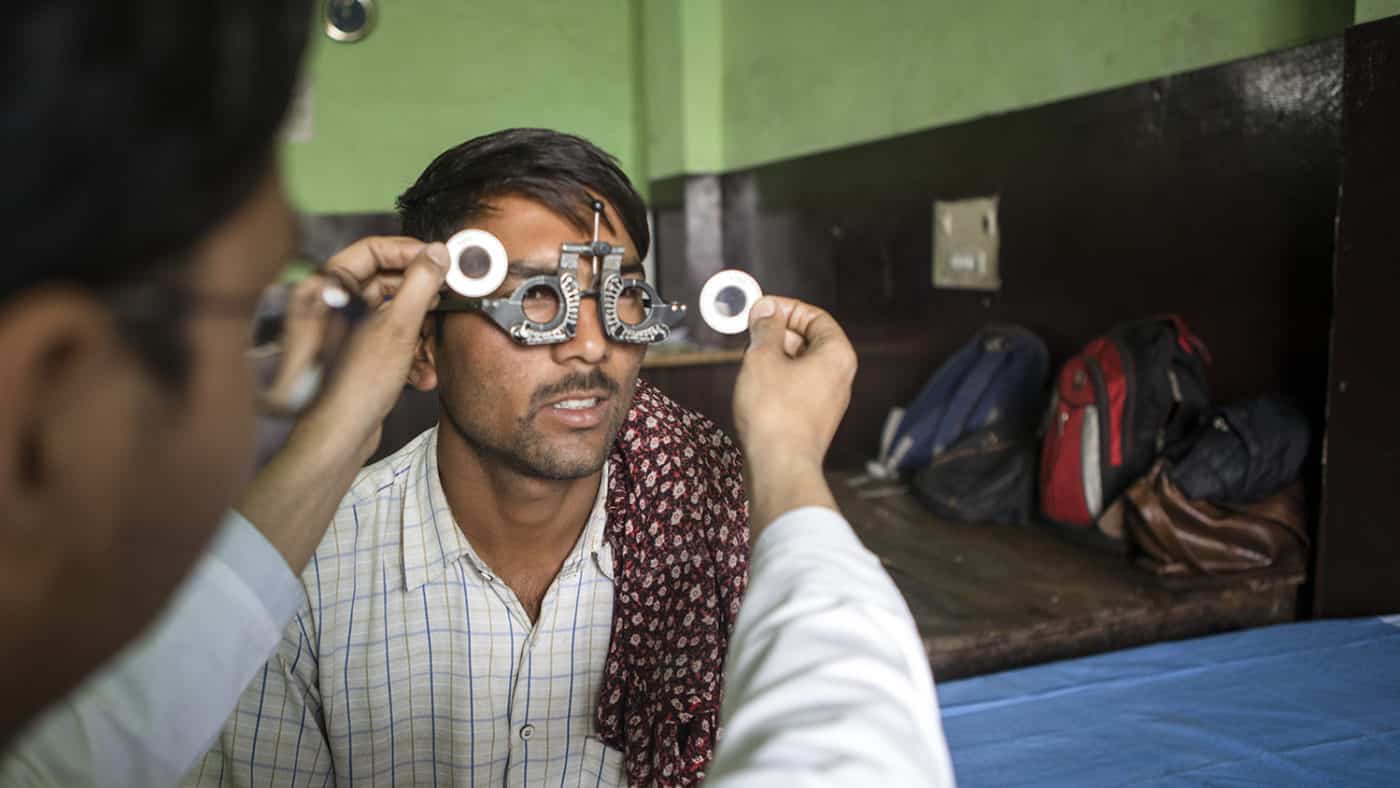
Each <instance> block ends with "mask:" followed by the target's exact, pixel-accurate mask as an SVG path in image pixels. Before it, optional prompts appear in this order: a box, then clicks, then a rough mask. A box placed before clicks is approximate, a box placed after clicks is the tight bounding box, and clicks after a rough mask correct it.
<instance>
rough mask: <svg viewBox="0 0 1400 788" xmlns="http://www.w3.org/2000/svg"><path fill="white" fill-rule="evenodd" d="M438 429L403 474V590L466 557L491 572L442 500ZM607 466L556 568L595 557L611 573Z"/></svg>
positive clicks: (482, 570) (566, 568) (569, 568)
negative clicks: (570, 547)
mask: <svg viewBox="0 0 1400 788" xmlns="http://www.w3.org/2000/svg"><path fill="white" fill-rule="evenodd" d="M437 439H438V428H437V427H434V428H432V429H431V430H429V434H428V435H427V436H426V438H425V439H424V440H423V441H422V444H421V445H420V447H419V450H418V453H417V456H416V457H414V459H413V461H412V463H411V464H410V465H409V470H408V474H407V477H406V479H405V488H404V493H403V494H404V501H403V539H402V545H403V583H404V589H405V590H407V591H416V590H417V589H418V588H419V587H421V586H423V585H424V584H425V583H427V582H428V581H430V580H436V579H437V578H438V577H440V576H441V575H442V574H443V573H444V572H446V571H447V570H448V568H450V567H451V566H452V565H453V564H455V563H456V562H457V561H458V560H460V559H461V558H462V557H463V556H466V557H467V558H468V560H470V561H471V563H472V566H474V567H475V568H476V571H477V572H479V573H481V574H482V575H485V576H489V575H491V574H492V572H491V568H490V567H488V566H487V565H486V562H484V561H482V560H481V557H480V556H478V555H477V554H476V551H475V550H473V549H472V546H471V543H470V542H469V541H467V537H466V535H465V534H463V533H462V530H461V529H460V528H458V527H457V521H456V519H454V518H453V516H452V510H451V508H450V507H449V506H448V505H447V496H446V494H445V493H444V492H443V490H442V477H441V476H440V475H439V474H438V461H437ZM609 472H610V468H609V466H608V464H607V463H604V465H603V473H602V478H601V480H600V482H599V485H598V493H597V495H596V496H595V497H594V500H593V509H592V511H591V512H590V513H589V515H588V522H587V524H585V525H584V528H583V533H582V534H581V535H580V536H579V540H578V543H577V544H575V545H574V549H573V550H572V551H570V553H569V557H568V558H567V559H565V560H564V565H563V567H561V569H560V572H561V573H563V572H569V571H572V570H573V569H575V568H577V567H578V565H579V563H580V562H581V561H582V560H583V559H584V557H589V558H591V559H592V560H594V561H596V562H597V564H598V566H599V568H600V569H601V571H602V572H603V574H605V575H607V577H608V578H609V579H612V577H613V561H612V550H611V548H610V547H609V545H608V544H607V542H606V540H605V539H604V535H605V531H606V525H607V519H608V515H607V500H606V497H607V489H608V475H609Z"/></svg>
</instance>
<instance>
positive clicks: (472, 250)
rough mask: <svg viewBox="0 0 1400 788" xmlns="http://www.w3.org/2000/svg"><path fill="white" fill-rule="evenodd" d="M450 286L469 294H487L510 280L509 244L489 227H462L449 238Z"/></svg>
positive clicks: (476, 295) (482, 295) (479, 296)
mask: <svg viewBox="0 0 1400 788" xmlns="http://www.w3.org/2000/svg"><path fill="white" fill-rule="evenodd" d="M447 257H448V259H449V260H451V261H452V264H451V265H450V266H448V269H447V286H448V287H450V288H452V291H453V292H454V293H457V294H458V295H461V296H465V297H467V298H485V297H486V296H489V295H491V294H492V293H494V292H496V288H498V287H500V286H501V283H502V282H504V281H506V269H507V268H508V267H509V265H508V262H509V261H508V260H507V259H506V247H505V245H503V244H502V243H501V242H500V239H498V238H496V236H494V235H492V234H491V233H488V232H486V231H485V230H462V231H461V232H459V233H457V234H456V235H453V236H452V237H451V238H448V239H447Z"/></svg>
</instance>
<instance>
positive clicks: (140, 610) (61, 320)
mask: <svg viewBox="0 0 1400 788" xmlns="http://www.w3.org/2000/svg"><path fill="white" fill-rule="evenodd" d="M309 21H310V13H309V8H308V7H307V3H305V2H300V1H296V2H294V1H291V0H244V2H239V3H190V2H185V0H129V2H125V3H122V4H121V9H120V11H115V10H113V6H111V5H110V4H103V3H92V2H89V0H51V1H50V2H43V3H37V2H23V3H20V4H19V5H18V6H16V7H15V8H13V9H11V13H10V19H9V24H7V25H6V26H5V28H4V32H3V33H0V36H3V39H4V40H3V47H0V51H3V54H0V58H3V59H4V60H5V61H6V63H5V68H6V73H8V74H11V75H22V76H23V78H22V79H11V80H9V84H8V86H7V89H6V91H5V92H4V94H3V98H0V102H3V104H4V107H3V117H4V118H5V121H4V122H5V126H6V134H5V139H6V145H5V147H4V148H3V150H0V157H3V170H4V172H5V173H6V175H5V177H4V178H0V191H3V194H4V204H5V205H6V210H5V212H4V215H3V219H0V222H3V226H4V234H3V237H4V243H6V244H7V245H8V247H9V248H8V250H7V251H8V254H7V255H6V262H5V264H4V266H3V267H0V626H3V627H4V628H5V631H6V637H5V639H4V641H3V645H0V659H3V660H4V664H5V666H6V667H5V672H6V675H7V676H8V678H7V679H6V681H7V684H6V685H5V697H6V698H7V700H8V701H9V702H8V703H7V704H6V707H7V709H6V711H5V712H0V740H3V739H4V738H5V737H6V736H8V735H9V734H11V733H13V730H14V727H15V725H17V724H19V723H20V722H22V721H23V720H24V719H25V718H26V717H28V716H30V715H32V714H33V712H34V711H35V710H36V709H37V707H38V706H40V705H42V704H43V703H44V702H46V701H48V700H52V699H54V698H55V697H56V696H57V695H58V694H59V693H61V692H62V691H64V690H66V689H67V688H69V687H71V686H72V685H73V683H74V682H75V681H76V680H77V679H78V678H79V677H81V675H83V674H84V673H85V672H87V671H88V670H90V669H91V668H93V667H94V666H95V665H96V664H97V663H98V662H99V661H100V660H102V659H104V658H105V657H107V656H109V655H110V654H111V653H112V652H113V651H114V650H115V649H116V648H117V647H119V646H120V645H121V644H122V643H123V642H124V641H126V640H127V639H129V638H130V637H131V636H132V635H134V634H135V633H136V632H137V631H138V630H139V628H140V627H141V626H142V625H143V624H145V623H146V622H148V621H149V620H150V619H151V618H152V617H153V615H154V614H155V613H156V611H157V610H158V608H159V606H160V605H161V604H162V603H163V602H164V600H165V599H166V598H167V597H168V594H169V592H170V591H171V590H172V589H173V587H174V585H175V584H176V582H177V581H178V580H179V579H180V578H181V577H182V576H183V575H184V574H185V573H186V572H187V571H188V569H189V567H190V566H191V565H192V564H193V562H194V560H195V558H196V557H197V555H198V554H199V552H200V551H201V550H202V548H203V547H204V545H205V544H206V543H207V542H208V539H209V537H210V535H211V534H212V533H213V531H214V528H215V527H216V525H217V524H218V522H219V519H220V516H221V514H222V513H223V512H224V511H225V509H226V508H227V507H228V505H229V503H230V501H231V499H232V496H233V493H234V491H235V490H236V488H237V487H238V485H239V484H240V483H241V481H242V478H243V476H244V474H245V473H246V471H245V468H246V466H247V463H248V457H249V451H250V448H251V447H250V445H249V441H250V436H251V435H252V434H253V432H254V430H253V413H252V406H251V402H252V388H251V386H252V384H251V380H250V379H249V370H248V367H247V363H246V361H245V358H244V353H245V351H246V349H247V341H248V317H249V316H250V315H251V312H252V309H253V306H254V304H255V303H256V298H257V295H258V293H259V292H260V290H261V289H262V288H263V287H264V286H265V285H266V284H268V283H269V282H270V281H271V280H272V278H273V277H274V276H275V275H276V273H277V272H278V270H279V269H280V267H281V265H282V264H283V263H284V261H285V259H286V254H287V252H288V251H289V247H290V243H291V217H290V212H289V210H288V207H287V203H286V200H285V198H284V197H283V192H282V187H281V181H280V175H279V172H278V168H277V164H276V153H275V138H276V133H277V130H278V129H279V127H280V126H281V123H282V118H283V115H284V114H285V111H286V107H287V104H288V101H289V98H290V95H291V92H292V87H293V83H294V81H295V79H296V76H297V71H298V67H299V63H300V59H301V54H302V50H303V48H304V46H305V41H306V35H307V25H308V22H309ZM11 680H13V681H15V682H16V684H15V685H14V686H11V684H9V683H8V682H9V681H11Z"/></svg>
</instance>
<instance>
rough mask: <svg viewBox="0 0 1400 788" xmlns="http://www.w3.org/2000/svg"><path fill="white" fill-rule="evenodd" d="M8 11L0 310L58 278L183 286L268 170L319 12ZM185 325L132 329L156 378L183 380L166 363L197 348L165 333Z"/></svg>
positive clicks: (192, 3)
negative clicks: (208, 241)
mask: <svg viewBox="0 0 1400 788" xmlns="http://www.w3.org/2000/svg"><path fill="white" fill-rule="evenodd" d="M6 8H7V9H8V13H7V18H6V24H5V25H4V28H3V32H0V62H3V63H4V66H3V69H2V70H3V73H4V74H6V75H7V76H6V77H5V80H4V81H5V87H4V90H3V93H0V118H3V120H0V123H3V124H4V134H3V136H0V138H3V139H4V148H3V150H0V157H3V158H0V162H2V163H3V164H2V166H0V172H3V176H0V195H3V197H0V204H3V205H4V206H5V209H4V218H3V219H0V222H3V232H0V238H3V239H4V243H5V244H6V249H5V254H6V258H7V259H6V260H5V262H4V263H3V266H0V305H3V304H4V303H5V302H7V301H9V300H10V299H12V298H14V297H15V296H16V295H17V294H19V293H22V292H24V291H26V290H28V289H31V288H33V287H35V286H39V285H44V284H50V283H62V284H68V285H74V286H78V287H82V288H85V289H89V290H91V291H94V292H99V293H101V292H105V291H107V290H110V289H114V288H117V287H120V286H123V285H126V284H129V283H132V282H139V281H142V280H147V279H150V278H151V277H153V276H156V275H162V276H163V275H170V276H176V277H178V276H179V275H180V273H181V271H182V270H183V268H184V267H186V261H187V259H188V253H189V252H190V251H191V250H192V248H193V247H194V246H195V245H196V244H197V243H198V242H199V241H200V240H201V239H202V238H203V237H204V236H205V235H206V234H208V233H209V232H210V230H212V229H213V228H214V227H216V226H217V225H218V224H219V223H220V222H221V221H223V220H225V219H226V218H228V217H229V216H230V215H231V214H232V213H233V212H234V210H235V209H236V208H238V207H239V206H241V205H242V204H244V203H245V202H246V201H247V200H248V198H249V197H250V196H251V195H252V193H253V191H254V189H255V187H257V186H258V184H259V183H260V182H261V181H262V180H263V179H264V178H265V177H266V175H267V173H268V166H267V165H268V164H270V163H271V161H272V160H273V157H274V155H275V144H276V137H277V131H278V129H279V128H280V127H281V125H282V121H283V116H284V115H285V114H286V110H287V106H288V103H289V100H290V97H291V94H292V90H293V86H294V84H295V82H296V79H297V73H298V69H299V67H300V63H301V57H302V52H303V50H304V49H305V46H306V42H307V35H308V28H309V23H310V20H311V9H310V5H309V4H308V3H307V2H306V0H238V2H231V3H229V2H203V1H201V0H122V2H119V3H107V2H93V0H43V1H42V2H41V1H40V0H17V2H14V3H10V4H7V5H6ZM171 328H172V326H171V325H170V324H169V323H168V322H167V323H166V324H165V326H164V330H161V331H158V330H150V329H148V330H142V329H140V328H139V327H138V328H133V329H132V330H131V331H129V332H128V335H129V336H128V338H129V339H130V340H132V344H133V346H135V349H136V350H137V351H139V352H140V353H141V354H142V355H143V356H144V357H146V358H147V360H149V361H151V362H152V363H153V366H155V367H156V368H157V371H160V372H163V373H165V374H166V376H170V375H174V376H176V377H178V376H179V372H178V370H171V369H168V368H167V367H169V366H170V365H172V364H175V365H178V363H179V357H180V356H182V355H183V352H182V351H181V350H180V349H181V348H182V347H183V345H182V343H180V342H179V340H178V339H174V340H172V339H169V338H165V339H162V338H161V337H162V336H163V335H169V334H172V333H173V334H175V335H177V336H179V337H182V336H183V333H184V332H183V331H172V330H171ZM176 328H178V327H176ZM152 343H154V344H152ZM161 343H165V344H166V345H167V346H166V347H163V348H162V347H158V345H160V344H161ZM171 343H175V344H173V345H172V344H171Z"/></svg>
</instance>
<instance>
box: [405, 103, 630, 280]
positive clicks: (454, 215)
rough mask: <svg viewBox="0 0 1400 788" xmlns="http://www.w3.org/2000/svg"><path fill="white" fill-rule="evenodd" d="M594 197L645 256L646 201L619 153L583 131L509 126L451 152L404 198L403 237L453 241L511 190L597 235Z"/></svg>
mask: <svg viewBox="0 0 1400 788" xmlns="http://www.w3.org/2000/svg"><path fill="white" fill-rule="evenodd" d="M592 195H596V196H597V197H601V198H602V199H603V200H605V201H606V202H607V203H608V204H609V205H610V206H612V209H613V210H614V211H615V212H616V213H617V215H618V216H619V217H621V219H622V225H623V228H624V229H625V230H626V231H627V234H628V235H629V236H631V238H632V243H633V244H634V245H635V246H636V248H635V249H629V250H628V251H629V252H635V253H636V254H637V256H638V257H646V254H647V249H649V248H650V247H651V232H650V231H649V230H648V229H647V210H646V203H645V202H644V201H643V200H642V197H641V195H640V194H637V190H636V189H635V188H633V187H632V182H631V181H630V180H628V179H627V176H626V175H625V174H624V173H623V172H622V168H620V167H618V166H617V159H615V158H613V157H612V156H611V155H609V154H608V153H607V152H605V151H603V150H602V149H600V148H599V147H598V146H596V145H594V144H593V143H591V142H589V141H588V140H586V139H583V138H582V137H576V136H574V135H572V134H564V133H561V132H558V131H551V130H549V129H507V130H505V131H498V132H496V133H494V134H487V135H485V136H483V137H477V138H476V139H472V140H468V141H466V142H464V143H462V144H461V145H458V146H456V147H455V148H451V149H450V150H447V151H446V152H444V153H442V154H441V155H440V156H438V157H437V158H436V159H433V163H432V164H429V165H428V168H427V169H426V170H424V171H423V174H422V175H420V176H418V180H417V181H416V182H415V183H414V184H413V185H412V186H410V187H409V189H408V191H406V192H404V193H403V194H402V195H400V196H399V199H398V209H399V218H400V219H401V220H402V223H403V233H404V235H409V236H412V237H414V238H418V239H420V240H424V241H446V240H447V239H448V238H450V237H452V235H453V234H454V233H456V232H457V231H458V230H460V229H462V227H463V226H464V225H465V224H466V223H467V222H470V221H472V220H473V219H478V218H480V217H482V216H484V215H486V214H487V213H488V212H489V211H490V210H491V201H492V200H493V199H496V198H500V197H506V196H516V197H525V198H527V199H531V200H534V201H535V202H538V203H540V204H542V205H544V206H545V207H547V208H549V209H550V210H552V211H553V212H554V213H556V214H558V215H559V216H560V217H561V218H564V219H567V220H568V221H569V222H571V223H572V224H574V225H575V226H577V227H578V228H579V229H580V230H583V231H585V232H586V233H591V232H592V231H593V209H592V208H591V207H590V206H591V203H592V201H593V199H594V198H593V196H592ZM608 226H609V227H610V228H611V229H613V230H614V231H616V230H617V228H615V227H612V223H611V221H609V222H608Z"/></svg>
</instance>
